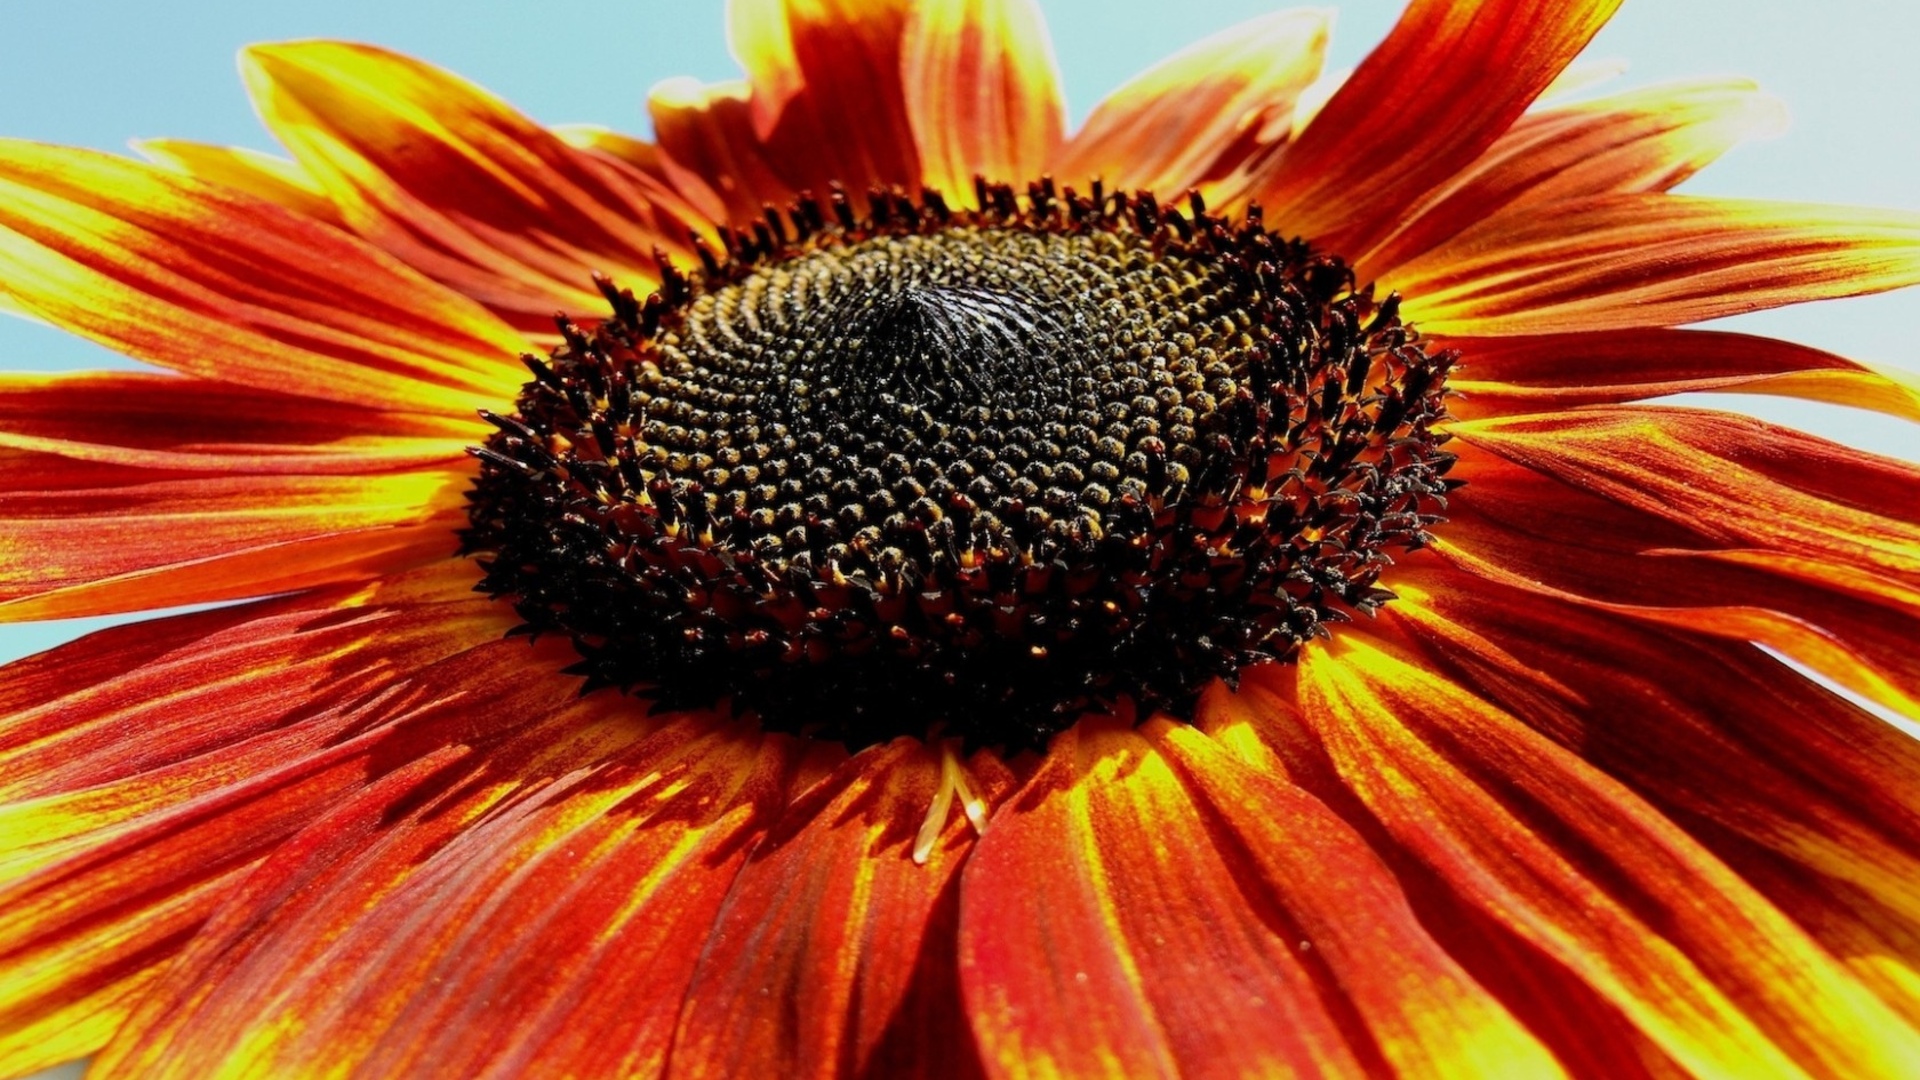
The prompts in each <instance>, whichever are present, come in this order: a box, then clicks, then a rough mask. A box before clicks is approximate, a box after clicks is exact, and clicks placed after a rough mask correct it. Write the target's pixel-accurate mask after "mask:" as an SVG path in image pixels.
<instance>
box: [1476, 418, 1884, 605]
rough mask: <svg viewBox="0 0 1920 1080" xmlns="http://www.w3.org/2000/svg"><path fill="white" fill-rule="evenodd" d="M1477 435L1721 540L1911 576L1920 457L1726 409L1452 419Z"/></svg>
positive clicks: (1571, 480) (1557, 474)
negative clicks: (1890, 454) (1898, 456)
mask: <svg viewBox="0 0 1920 1080" xmlns="http://www.w3.org/2000/svg"><path fill="white" fill-rule="evenodd" d="M1449 430H1451V431H1452V432H1453V433H1454V434H1456V435H1458V436H1459V437H1460V438H1461V439H1463V440H1465V441H1466V442H1468V443H1471V444H1472V445H1474V446H1478V447H1482V448H1484V449H1487V450H1490V451H1492V452H1494V453H1496V454H1499V455H1500V456H1501V457H1504V458H1506V459H1508V460H1509V461H1513V462H1515V463H1517V464H1519V465H1522V466H1525V467H1526V468H1528V469H1531V470H1533V471H1535V472H1539V473H1542V474H1544V475H1547V476H1551V477H1553V478H1555V479H1557V480H1560V481H1563V482H1565V483H1567V484H1570V485H1572V486H1573V487H1575V488H1577V489H1579V490H1581V491H1588V492H1592V493H1593V494H1596V495H1600V496H1602V497H1604V498H1607V499H1610V500H1612V501H1614V502H1617V503H1619V504H1620V505H1622V506H1626V507H1629V508H1631V509H1634V510H1637V511H1639V512H1640V513H1642V514H1646V515H1650V516H1652V517H1656V518H1661V519H1664V520H1667V521H1671V522H1673V523H1675V524H1677V525H1680V526H1681V527H1683V528H1686V529H1689V530H1691V531H1693V532H1695V533H1698V534H1699V535H1701V536H1703V537H1708V538H1711V539H1713V540H1717V541H1719V542H1720V543H1721V544H1722V545H1724V546H1730V547H1756V548H1768V549H1773V550H1779V551H1785V552H1797V553H1799V554H1803V555H1809V556H1813V557H1825V558H1831V559H1835V560H1839V561H1844V562H1851V563H1855V564H1858V565H1862V566H1875V567H1881V568H1883V569H1886V570H1889V571H1893V572H1896V573H1900V574H1906V575H1911V576H1912V579H1913V580H1920V467H1916V466H1914V465H1912V464H1910V463H1907V462H1902V461H1896V460H1893V459H1891V458H1882V457H1876V456H1874V455H1871V454H1866V453H1862V452H1860V451H1857V450H1852V449H1849V448H1847V447H1844V446H1841V445H1839V444H1838V443H1832V442H1828V441H1827V440H1825V439H1820V438H1816V437H1815V436H1812V435H1807V434H1805V433H1803V432H1799V431H1795V430H1793V429H1791V428H1782V427H1777V426H1775V425H1772V424H1768V423H1765V422H1763V421H1759V420H1753V419H1749V418H1747V417H1743V416H1734V415H1732V414H1729V413H1718V412H1707V411H1704V410H1695V409H1671V408H1632V407H1626V406H1621V407H1616V408H1596V409H1586V410H1581V411H1579V412H1570V413H1559V414H1547V415H1536V416H1522V417H1512V418H1505V419H1495V420H1476V421H1470V422H1466V423H1460V424H1455V425H1452V426H1451V427H1450V429H1449Z"/></svg>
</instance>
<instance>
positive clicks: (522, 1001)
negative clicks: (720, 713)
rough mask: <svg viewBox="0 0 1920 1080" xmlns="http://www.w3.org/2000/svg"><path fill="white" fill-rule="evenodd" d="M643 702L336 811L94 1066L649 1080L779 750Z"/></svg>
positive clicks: (787, 776) (217, 929) (585, 711)
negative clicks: (660, 715) (654, 717)
mask: <svg viewBox="0 0 1920 1080" xmlns="http://www.w3.org/2000/svg"><path fill="white" fill-rule="evenodd" d="M554 681H556V682H567V681H569V680H554ZM643 708H644V707H643V706H640V705H638V704H636V703H634V702H631V701H629V700H627V699H623V698H605V699H594V700H593V701H590V702H583V703H581V705H580V706H579V707H576V708H574V709H571V710H567V711H565V712H563V713H560V714H558V715H555V716H553V717H552V718H550V719H549V720H547V721H545V722H543V723H540V724H538V725H536V726H533V727H531V728H528V729H527V730H525V731H524V732H523V733H522V734H521V735H520V736H518V737H517V738H515V739H513V740H512V741H509V742H507V743H504V744H502V745H498V746H495V747H493V748H491V749H484V750H481V751H479V752H477V753H474V754H471V755H468V756H466V757H465V758H464V759H462V760H459V761H450V762H448V763H447V764H446V766H445V767H444V768H442V769H441V770H440V772H439V774H438V775H435V776H431V777H418V776H395V777H393V778H392V779H390V780H388V781H386V782H383V783H381V784H379V785H375V786H370V787H368V788H367V789H366V790H365V791H364V792H363V793H361V794H360V795H358V796H356V797H353V798H349V799H344V800H340V801H339V802H337V803H336V804H335V805H334V806H333V807H332V808H330V810H329V812H328V813H327V814H326V815H325V816H324V817H322V818H320V819H319V820H317V821H315V822H314V823H313V824H312V825H311V826H310V827H309V828H307V829H305V830H304V831H303V832H301V833H300V834H299V835H298V836H296V837H294V838H292V839H291V840H289V841H288V842H286V843H285V844H283V845H282V846H281V847H280V848H279V850H278V851H276V852H275V853H274V854H273V856H272V857H271V858H270V859H268V861H267V862H266V863H265V864H264V865H262V866H261V867H260V868H259V869H258V870H256V871H255V872H254V873H252V874H251V875H249V876H248V878H247V880H246V881H245V883H244V884H243V886H242V887H241V888H239V889H238V890H236V891H235V892H234V893H233V894H232V895H231V896H230V897H229V898H228V899H227V901H226V902H225V903H224V904H223V905H222V908H221V910H220V911H219V913H218V914H217V915H216V916H215V918H214V919H213V920H212V921H211V922H210V923H209V924H208V926H207V927H206V928H205V929H204V930H203V931H202V932H201V933H200V934H199V936H198V937H197V938H196V939H195V941H194V943H193V945H192V946H191V948H190V949H189V950H188V951H187V952H186V953H185V954H184V955H183V956H182V957H181V958H180V960H179V961H178V962H177V963H176V964H175V965H174V967H172V968H171V969H170V970H169V971H168V973H167V977H166V979H165V981H164V983H163V984H162V985H161V986H159V987H157V988H156V989H155V990H154V991H153V992H152V993H150V995H149V996H148V997H147V998H146V999H145V1000H144V1001H143V1002H142V1003H141V1007H140V1010H139V1011H138V1012H137V1013H136V1014H135V1016H134V1017H133V1018H132V1019H131V1020H130V1021H129V1023H128V1024H127V1025H126V1027H125V1028H124V1029H123V1032H122V1034H121V1036H120V1037H119V1038H117V1039H116V1040H115V1041H114V1043H113V1044H112V1045H110V1046H109V1047H108V1048H107V1050H106V1052H105V1053H104V1054H103V1055H102V1057H101V1059H100V1061H99V1063H98V1065H97V1066H96V1067H99V1068H103V1069H109V1070H120V1071H122V1072H124V1073H126V1074H130V1075H140V1076H153V1077H168V1076H183V1077H198V1076H203V1075H206V1073H207V1071H208V1070H209V1068H210V1066H211V1063H216V1062H218V1063H221V1064H222V1065H223V1066H224V1067H227V1068H236V1069H242V1070H251V1071H254V1072H257V1073H259V1074H262V1075H295V1076H308V1075H323V1074H336V1073H338V1074H346V1073H353V1074H364V1075H371V1076H444V1077H469V1076H477V1075H495V1076H606V1077H614V1076H637V1075H655V1074H657V1073H658V1072H659V1071H660V1070H661V1068H662V1065H663V1062H664V1059H665V1056H666V1054H667V1052H668V1048H669V1042H670V1039H671V1036H672V1031H673V1022H674V1020H675V1018H676V1017H677V1016H678V1013H679V1008H680V1004H681V1000H682V996H683V994H684V991H685V986H686V982H687V978H688V976H689V975H690V974H691V971H692V968H693V964H694V961H695V958H696V957H698V955H699V951H700V946H701V945H702V943H703V942H705V941H706V939H707V934H708V928H709V926H710V925H711V923H712V920H713V917H714V913H715V911H716V910H717V908H718V907H719V904H720V901H721V899H722V897H723V896H724V895H725V893H726V888H727V885H728V883H729V882H731V881H732V879H733V877H734V874H735V873H736V872H737V870H738V867H739V865H740V861H741V860H742V858H744V856H745V853H746V851H747V850H748V848H749V847H750V845H751V841H752V839H753V837H754V836H755V835H757V834H758V833H759V832H760V830H761V829H763V828H764V827H765V825H766V823H767V821H768V819H769V818H770V816H771V814H772V812H773V811H774V808H775V807H777V806H778V805H779V803H780V802H781V801H783V800H784V798H785V795H786V787H787V784H788V782H789V781H790V780H791V778H792V770H793V766H794V762H795V759H796V757H797V756H798V753H797V751H798V749H799V747H798V744H796V743H795V742H794V741H793V740H790V739H783V738H779V737H771V738H767V737H761V736H758V735H756V734H754V733H753V732H751V730H750V729H744V728H743V727H741V726H740V725H733V724H728V723H726V722H725V721H723V720H721V719H719V718H717V717H713V716H706V715H700V716H689V717H683V718H680V719H678V720H675V721H670V722H668V723H667V724H665V725H664V726H659V725H655V724H650V723H647V722H645V721H644V719H643V718H642V717H641V716H640V715H639V712H640V710H641V709H643ZM649 729H654V730H652V732H651V733H649Z"/></svg>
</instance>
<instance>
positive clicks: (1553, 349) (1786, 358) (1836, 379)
mask: <svg viewBox="0 0 1920 1080" xmlns="http://www.w3.org/2000/svg"><path fill="white" fill-rule="evenodd" d="M1431 340H1432V343H1433V345H1434V347H1436V348H1451V349H1458V350H1460V354H1461V364H1460V365H1459V366H1458V367H1457V368H1456V369H1455V370H1456V371H1458V373H1459V376H1460V377H1459V378H1449V379H1448V380H1447V386H1448V387H1449V388H1451V389H1453V390H1456V391H1458V392H1459V394H1460V397H1459V398H1457V399H1454V400H1453V401H1450V402H1449V411H1450V412H1451V413H1452V414H1453V415H1455V416H1459V417H1461V418H1463V419H1478V418H1483V417H1491V416H1499V415H1509V414H1513V413H1529V412H1556V411H1560V410H1562V409H1572V408H1575V407H1577V406H1581V405H1613V404H1618V403H1620V402H1626V401H1633V400H1636V399H1641V398H1652V397H1662V396H1665V395H1668V394H1684V393H1689V392H1694V391H1708V390H1737V391H1739V392H1742V393H1769V392H1772V393H1794V392H1796V391H1797V392H1799V393H1800V394H1801V395H1803V396H1809V397H1816V396H1818V397H1819V399H1820V400H1836V399H1837V398H1839V397H1840V396H1841V395H1843V394H1846V393H1847V392H1848V390H1849V389H1850V388H1851V389H1854V390H1858V391H1861V392H1863V393H1864V392H1865V391H1868V390H1869V389H1870V388H1872V387H1875V386H1878V387H1881V388H1882V390H1883V392H1882V393H1881V394H1880V395H1879V396H1877V397H1872V396H1856V397H1851V398H1849V399H1847V400H1846V401H1844V402H1843V403H1845V404H1860V405H1863V406H1867V407H1873V406H1876V405H1877V406H1879V411H1883V412H1891V413H1894V414H1895V415H1911V416H1913V417H1914V418H1916V419H1920V395H1914V396H1913V397H1912V398H1909V397H1908V392H1906V391H1904V390H1903V388H1902V387H1901V386H1900V384H1899V383H1898V382H1897V381H1895V380H1894V379H1893V378H1892V377H1890V376H1888V375H1882V374H1880V373H1878V372H1875V371H1870V370H1868V369H1867V368H1866V367H1865V366H1864V365H1861V364H1858V363H1855V362H1854V361H1852V360H1848V359H1846V358H1844V357H1840V356H1835V355H1834V354H1832V353H1828V352H1822V351H1820V350H1819V349H1812V348H1808V347H1807V346H1805V345H1795V344H1792V343H1791V342H1786V341H1776V340H1774V339H1772V338H1764V337H1756V336H1753V335H1751V334H1729V333H1725V332H1721V331H1714V330H1672V329H1666V328H1647V329H1640V330H1612V331H1606V332H1603V333H1576V334H1535V335H1522V336H1518V337H1490V338H1456V337H1435V338H1433V339H1431ZM1789 377H1791V378H1789ZM1902 398H1906V399H1907V400H1905V401H1904V402H1903V401H1902V400H1901V399H1902Z"/></svg>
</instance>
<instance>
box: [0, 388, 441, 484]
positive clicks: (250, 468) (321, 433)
mask: <svg viewBox="0 0 1920 1080" xmlns="http://www.w3.org/2000/svg"><path fill="white" fill-rule="evenodd" d="M477 426H478V425H477V422H474V423H460V422H456V421H454V420H453V419H451V418H443V417H435V416H429V415H418V414H416V415H407V414H395V413H380V412H373V411H370V410H367V409H363V408H355V407H349V406H344V405H337V404H333V403H330V402H322V401H315V400H313V399H311V398H295V397H286V396H283V395H280V394H270V393H265V392H262V391H258V390H253V389H250V388H248V387H245V386H239V385H236V384H233V383H223V382H213V381H211V380H207V379H194V378H180V377H178V376H174V375H163V374H157V373H149V372H119V371H115V372H105V371H99V372H91V371H90V372H72V373H68V374H60V375H17V374H12V373H0V446H11V447H16V448H19V449H23V450H32V451H37V452H39V453H45V454H59V455H61V456H63V457H68V458H76V459H79V460H83V461H96V462H101V463H104V464H119V465H137V466H139V467H141V468H144V469H178V470H195V471H229V470H244V471H247V472H256V473H275V472H286V473H292V472H313V473H343V474H346V473H360V474H366V473H369V472H386V471H389V470H394V469H409V468H423V467H431V466H436V465H438V466H443V467H444V466H451V465H454V464H457V463H458V462H459V460H460V458H461V456H462V450H463V448H464V447H465V446H466V445H468V444H470V443H473V442H476V441H478V438H479V435H478V434H477V433H476V431H475V428H476V427H477Z"/></svg>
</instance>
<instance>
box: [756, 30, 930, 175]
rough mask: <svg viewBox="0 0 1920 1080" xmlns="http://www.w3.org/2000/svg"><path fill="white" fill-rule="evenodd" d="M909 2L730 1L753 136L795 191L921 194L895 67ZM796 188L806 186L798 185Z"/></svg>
mask: <svg viewBox="0 0 1920 1080" xmlns="http://www.w3.org/2000/svg"><path fill="white" fill-rule="evenodd" d="M911 14H912V4H911V3H910V2H909V0H731V2H730V3H729V4H728V5H727V36H728V39H729V40H730V41H731V42H732V44H733V52H734V55H735V56H737V57H739V59H740V65H741V67H743V68H745V69H746V72H747V82H748V83H749V84H750V86H751V88H752V89H751V91H750V95H749V104H750V106H751V109H752V120H753V130H754V133H755V134H756V135H757V136H758V137H759V139H760V140H761V141H763V142H765V143H766V144H767V145H768V146H769V147H771V148H772V150H771V152H770V154H769V158H770V159H771V160H776V161H779V162H781V163H782V165H783V168H785V169H788V170H791V171H790V172H786V173H783V176H785V178H786V179H787V180H788V181H789V183H792V184H793V185H794V186H795V187H796V188H800V187H807V188H813V189H814V190H815V191H816V193H824V192H823V190H822V189H823V188H824V185H825V183H826V181H828V180H838V181H840V182H842V183H844V184H846V185H847V186H848V187H849V188H850V189H852V190H853V191H854V192H855V193H856V194H858V193H859V192H862V191H864V190H865V189H866V188H867V187H868V186H869V185H873V184H879V185H899V186H901V187H904V188H906V189H907V190H909V191H913V190H917V189H918V187H919V185H920V159H919V154H918V152H917V151H916V150H915V148H914V145H915V144H914V137H913V125H912V124H911V123H910V122H909V121H908V119H907V107H906V96H905V91H904V89H903V88H902V83H901V77H900V73H901V64H902V55H903V45H904V39H905V34H906V27H907V21H908V19H909V18H910V16H911ZM802 178H804V179H802Z"/></svg>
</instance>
